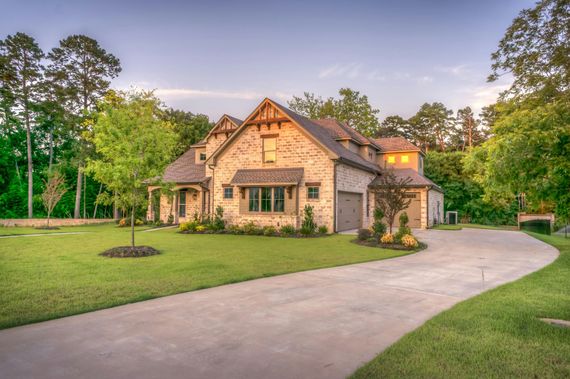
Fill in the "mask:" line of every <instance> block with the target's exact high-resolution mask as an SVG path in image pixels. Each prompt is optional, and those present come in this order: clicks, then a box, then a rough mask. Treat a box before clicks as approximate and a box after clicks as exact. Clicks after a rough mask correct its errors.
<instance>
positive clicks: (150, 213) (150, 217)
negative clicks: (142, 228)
mask: <svg viewBox="0 0 570 379" xmlns="http://www.w3.org/2000/svg"><path fill="white" fill-rule="evenodd" d="M146 220H147V221H154V209H153V207H152V189H151V188H150V187H149V188H148V207H147V210H146Z"/></svg>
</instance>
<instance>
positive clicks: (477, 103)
mask: <svg viewBox="0 0 570 379" xmlns="http://www.w3.org/2000/svg"><path fill="white" fill-rule="evenodd" d="M509 87H510V84H497V85H492V86H481V87H477V88H475V90H474V91H473V92H472V94H473V95H472V96H473V102H472V104H473V106H474V107H475V108H483V107H484V106H486V105H489V104H493V103H495V102H496V101H497V98H498V97H499V94H500V93H501V92H503V91H505V90H507V89H509Z"/></svg>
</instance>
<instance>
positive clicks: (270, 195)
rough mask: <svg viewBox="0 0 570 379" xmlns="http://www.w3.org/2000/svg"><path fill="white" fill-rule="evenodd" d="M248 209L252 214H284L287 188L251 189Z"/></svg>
mask: <svg viewBox="0 0 570 379" xmlns="http://www.w3.org/2000/svg"><path fill="white" fill-rule="evenodd" d="M248 209H249V211H250V212H266V213H269V212H284V211H285V187H251V188H250V189H249V207H248Z"/></svg>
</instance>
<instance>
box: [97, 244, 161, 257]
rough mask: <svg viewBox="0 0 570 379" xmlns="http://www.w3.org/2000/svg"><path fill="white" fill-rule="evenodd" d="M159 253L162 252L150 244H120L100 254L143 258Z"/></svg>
mask: <svg viewBox="0 0 570 379" xmlns="http://www.w3.org/2000/svg"><path fill="white" fill-rule="evenodd" d="M157 254H160V252H159V251H158V250H156V249H155V248H153V247H150V246H135V247H132V246H118V247H113V248H112V249H109V250H105V251H104V252H102V253H101V254H99V255H102V256H104V257H109V258H142V257H150V256H151V255H157Z"/></svg>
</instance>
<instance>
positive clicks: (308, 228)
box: [301, 204, 317, 235]
mask: <svg viewBox="0 0 570 379" xmlns="http://www.w3.org/2000/svg"><path fill="white" fill-rule="evenodd" d="M315 230H317V224H316V222H315V216H314V214H313V206H312V205H309V204H305V207H304V208H303V222H302V223H301V234H306V235H309V234H313V233H315Z"/></svg>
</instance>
